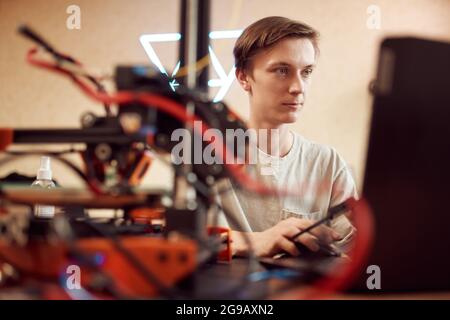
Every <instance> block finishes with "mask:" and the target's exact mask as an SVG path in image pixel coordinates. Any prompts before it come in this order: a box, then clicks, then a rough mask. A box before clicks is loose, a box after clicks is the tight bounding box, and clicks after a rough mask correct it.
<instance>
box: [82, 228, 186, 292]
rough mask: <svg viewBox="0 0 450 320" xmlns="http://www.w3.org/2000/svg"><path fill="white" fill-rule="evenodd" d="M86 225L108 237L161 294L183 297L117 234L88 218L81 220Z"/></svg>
mask: <svg viewBox="0 0 450 320" xmlns="http://www.w3.org/2000/svg"><path fill="white" fill-rule="evenodd" d="M82 221H83V222H84V223H85V224H86V225H88V226H90V227H91V228H92V229H94V230H96V231H97V232H98V233H100V234H101V235H102V236H103V237H105V238H107V239H109V240H110V241H111V243H112V244H113V246H114V248H115V249H116V250H117V251H118V252H119V253H120V254H121V255H122V256H123V257H125V258H126V260H128V261H129V262H130V263H131V265H132V266H133V267H134V268H135V269H136V270H137V271H138V272H139V273H140V274H141V275H142V276H143V277H144V278H145V280H146V281H147V282H148V283H150V284H152V285H154V286H156V288H157V289H158V290H159V292H161V293H162V294H163V295H165V296H166V297H168V298H183V297H182V296H181V292H178V290H175V289H173V288H169V287H167V286H166V285H164V284H163V283H162V282H161V281H160V280H159V279H158V277H157V276H155V275H154V274H153V272H152V271H150V270H149V269H148V268H147V267H146V266H145V265H143V264H142V262H141V261H140V260H139V259H138V258H137V257H136V256H135V255H134V254H133V253H131V252H130V251H129V250H128V249H127V248H125V247H124V246H123V245H122V242H121V240H120V238H119V237H117V235H115V234H113V233H108V232H106V231H105V230H103V229H102V228H101V227H100V226H99V225H95V224H93V223H91V222H90V221H89V220H82Z"/></svg>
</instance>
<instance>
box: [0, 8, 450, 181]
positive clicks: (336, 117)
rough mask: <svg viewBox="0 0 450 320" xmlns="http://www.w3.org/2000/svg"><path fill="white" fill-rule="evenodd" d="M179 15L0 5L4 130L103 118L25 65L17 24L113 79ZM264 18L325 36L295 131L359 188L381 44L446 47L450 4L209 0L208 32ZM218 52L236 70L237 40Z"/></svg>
mask: <svg viewBox="0 0 450 320" xmlns="http://www.w3.org/2000/svg"><path fill="white" fill-rule="evenodd" d="M70 4H77V5H78V6H80V8H81V27H82V28H81V30H68V29H67V28H66V19H67V17H68V14H67V13H66V8H67V6H69V5H70ZM371 4H374V5H378V6H379V8H380V9H381V29H380V30H371V29H369V28H368V27H367V26H366V21H367V19H368V17H369V15H368V14H367V12H366V10H367V8H368V6H369V5H371ZM178 7H179V6H178V1H175V0H166V1H161V0H155V1H144V0H130V1H124V0H109V1H107V0H89V1H87V0H78V1H73V0H72V1H65V0H59V1H51V0H37V1H25V0H14V1H13V0H0V41H1V42H0V43H1V45H0V127H5V126H11V127H67V126H72V127H76V126H78V125H79V116H80V114H81V113H82V112H83V111H87V110H93V111H97V112H98V113H101V112H102V109H101V106H99V105H97V104H95V103H93V102H92V101H90V100H88V99H87V98H86V97H84V96H83V95H82V94H81V93H80V92H79V91H78V90H77V89H76V88H74V87H73V86H72V85H71V84H70V82H69V81H67V80H63V79H61V78H60V77H58V76H56V75H52V74H49V73H46V72H43V71H41V70H37V69H35V68H32V67H30V66H29V65H27V64H26V63H25V62H24V56H25V53H26V50H27V49H28V48H29V47H30V43H29V42H28V41H27V40H25V39H23V38H21V37H19V36H18V35H17V33H16V28H17V26H18V24H19V23H22V22H26V23H28V24H30V25H31V26H33V27H35V28H36V29H37V30H39V32H40V33H42V34H43V35H45V36H46V38H48V39H49V40H50V41H51V43H53V44H54V45H55V46H56V47H57V48H60V49H61V50H63V51H65V52H67V53H70V54H73V55H74V56H76V57H78V58H79V59H80V60H81V61H83V62H84V63H85V64H87V65H88V66H92V67H96V68H100V69H102V70H106V71H108V72H111V71H112V70H113V67H114V66H115V65H117V64H119V63H148V58H147V56H146V55H145V52H144V50H143V49H142V47H141V46H140V44H139V40H138V39H139V35H141V34H143V33H163V32H164V33H165V32H177V31H178V15H179V8H178ZM267 15H283V16H287V17H289V18H293V19H297V20H302V21H305V22H307V23H309V24H311V25H312V26H314V27H315V28H316V29H318V30H319V31H320V32H321V35H322V37H321V44H320V47H321V56H320V60H319V64H318V68H317V72H316V73H315V75H314V77H313V84H312V88H311V91H310V93H309V97H308V103H307V108H306V109H305V110H304V111H303V114H302V115H301V117H300V120H299V122H298V123H297V124H295V125H294V126H293V128H294V129H295V130H297V131H298V132H300V133H302V134H303V135H305V136H306V137H308V138H310V139H312V140H315V141H317V142H320V143H324V144H328V145H332V146H334V147H335V148H337V150H338V151H339V152H340V153H341V154H342V155H343V156H344V158H345V159H346V160H347V162H348V163H349V165H350V166H351V167H352V169H353V171H354V174H355V177H356V180H357V183H358V187H359V188H361V184H362V178H363V170H364V162H365V152H366V139H367V133H368V124H369V120H370V112H371V98H370V96H369V93H368V89H367V88H368V83H369V81H370V80H371V79H372V78H373V76H374V71H375V64H376V58H377V48H378V45H379V43H380V39H382V38H383V37H384V36H387V35H415V36H423V37H427V38H433V39H444V40H447V41H448V40H450V23H449V21H450V1H448V0H391V1H388V0H378V1H376V0H372V1H369V0H339V1H338V0H320V1H318V0H316V1H312V0H308V1H306V0H305V1H303V0H278V1H272V0H246V1H236V0H235V1H225V0H213V1H212V22H211V24H212V26H211V27H212V29H213V30H226V29H241V28H243V27H245V26H247V25H248V24H250V23H251V22H253V21H255V20H257V19H259V18H261V17H264V16H267ZM213 45H214V47H215V50H216V52H218V56H219V59H220V61H221V63H222V65H223V66H224V67H225V70H226V71H228V70H229V68H231V66H232V63H233V61H232V55H231V50H232V45H233V41H231V40H221V41H215V42H214V43H213ZM175 48H176V47H175V45H173V44H172V45H170V44H164V45H162V44H160V45H158V46H157V48H156V49H157V50H158V53H160V56H162V57H164V58H163V59H162V60H163V63H164V64H165V65H166V66H167V67H168V69H169V70H171V69H172V68H173V66H174V64H175V62H176V56H177V53H176V50H175ZM212 75H213V76H215V75H214V73H213V72H212ZM225 101H226V102H228V103H229V104H230V105H231V106H232V107H233V109H235V110H236V111H237V112H238V113H240V114H241V115H242V116H244V117H247V115H248V103H247V98H246V96H245V94H244V93H243V92H242V91H241V90H240V88H239V87H238V85H237V84H236V82H234V83H233V85H232V86H231V89H230V91H229V93H228V94H227V96H226V98H225ZM36 166H37V161H36V159H34V160H33V161H31V160H27V161H22V162H21V163H20V164H16V165H15V166H14V167H11V168H14V169H20V170H21V171H25V173H28V174H30V173H33V172H34V170H35V167H36ZM55 170H56V171H57V174H56V176H57V177H59V178H60V180H63V182H67V183H69V184H70V183H72V182H74V181H75V180H74V178H73V177H72V176H71V175H70V176H69V175H66V173H65V172H64V171H62V169H61V168H59V167H58V168H56V169H55ZM0 173H4V170H0ZM151 173H152V175H149V176H148V177H147V180H146V181H147V182H149V183H152V184H155V185H161V186H169V185H170V179H169V178H168V172H167V171H166V172H163V171H162V170H160V167H159V166H157V167H155V168H153V169H152V172H151ZM72 180H74V181H72Z"/></svg>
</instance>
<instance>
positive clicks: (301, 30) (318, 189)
mask: <svg viewBox="0 0 450 320" xmlns="http://www.w3.org/2000/svg"><path fill="white" fill-rule="evenodd" d="M233 53H234V57H235V64H236V78H237V81H238V82H239V84H240V85H241V87H242V88H243V89H244V90H245V91H246V92H247V94H248V97H249V103H250V119H249V121H248V126H249V128H251V129H255V130H257V131H258V130H261V129H267V130H268V132H269V133H270V132H272V131H270V130H271V129H272V130H274V129H277V132H278V135H279V140H278V141H279V145H278V146H277V147H278V148H274V149H277V151H276V152H275V153H276V154H271V151H272V150H273V149H271V148H270V145H269V147H265V146H264V145H263V144H261V143H258V147H259V155H260V157H263V158H264V163H266V164H268V167H269V169H271V170H270V171H269V174H265V175H263V176H261V175H260V176H259V178H260V180H261V181H262V182H264V183H267V184H269V185H272V186H275V187H279V188H281V189H288V190H293V191H299V192H300V194H301V197H298V198H292V197H286V198H280V197H278V198H276V197H272V198H271V197H264V198H263V197H258V196H255V195H249V194H247V193H245V192H242V191H240V190H237V189H233V190H232V191H231V192H228V193H226V194H224V195H223V196H222V198H221V201H222V204H223V205H224V206H226V207H227V208H228V211H230V212H233V213H234V219H233V221H231V220H229V221H228V223H229V225H230V226H231V228H232V230H234V231H233V232H232V237H233V242H232V249H233V253H234V254H235V255H247V254H248V250H249V246H248V245H247V242H246V241H244V237H243V236H244V234H243V232H245V233H246V235H247V237H248V238H249V239H250V241H251V242H252V246H253V250H254V252H255V254H256V255H257V256H273V255H275V254H277V253H280V252H287V253H289V254H291V255H294V256H297V255H299V250H298V249H297V246H296V245H295V243H294V242H293V241H291V240H290V238H291V237H292V236H293V235H295V234H296V233H298V232H299V231H301V230H303V229H305V228H306V227H308V226H309V225H311V224H312V223H313V222H314V221H315V220H318V219H320V218H322V217H324V216H325V214H326V212H327V210H328V208H330V207H332V206H335V205H337V204H340V203H342V202H343V201H344V200H346V199H348V198H349V197H356V189H355V184H354V181H353V179H352V177H351V175H350V172H349V170H348V168H347V166H346V165H345V163H344V161H343V160H342V158H341V157H340V156H339V155H338V154H337V153H336V151H335V150H334V149H333V148H330V147H327V146H323V145H320V144H316V143H313V142H311V141H308V140H307V139H305V138H304V137H302V136H301V135H299V134H297V133H294V132H292V131H290V130H289V129H288V127H287V125H288V124H290V123H294V122H296V121H297V119H298V117H299V113H300V111H301V110H302V109H303V107H304V104H305V101H306V96H307V91H308V88H309V85H310V82H311V74H312V72H313V70H314V67H315V64H316V61H317V58H318V53H319V50H318V33H317V32H316V31H315V30H314V29H312V28H311V27H309V26H308V25H306V24H303V23H300V22H297V21H293V20H290V19H288V18H284V17H267V18H264V19H261V20H259V21H257V22H255V23H253V24H252V25H250V26H249V27H248V28H246V29H245V30H244V32H243V33H242V35H241V36H240V37H239V38H238V40H237V41H236V44H235V47H234V51H233ZM269 140H270V138H269ZM235 221H238V222H239V226H238V225H237V224H236V223H234V222H235ZM238 228H240V229H238ZM354 231H355V230H354V228H353V227H352V225H351V224H350V222H349V221H348V219H347V218H346V217H344V216H341V217H340V218H338V219H336V220H335V221H333V222H332V223H331V224H330V225H329V226H325V225H323V226H321V227H318V228H316V229H313V231H311V233H307V234H304V235H302V236H300V237H298V238H297V239H296V241H299V242H301V243H302V244H303V245H305V246H306V247H307V248H308V249H309V250H312V251H317V250H318V249H319V243H325V244H329V243H334V244H336V245H338V246H341V247H342V248H344V245H346V244H348V243H349V241H350V239H351V237H352V235H353V233H354Z"/></svg>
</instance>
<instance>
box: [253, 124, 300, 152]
mask: <svg viewBox="0 0 450 320" xmlns="http://www.w3.org/2000/svg"><path fill="white" fill-rule="evenodd" d="M248 125H249V128H251V129H255V130H256V132H257V137H258V148H259V149H260V150H261V151H263V152H265V153H267V154H270V155H272V156H277V157H284V156H285V155H287V154H288V153H289V150H291V147H292V145H293V143H294V137H293V135H292V134H291V132H290V131H289V128H288V127H287V125H286V124H281V125H274V124H271V123H267V122H266V123H265V122H262V121H256V120H255V119H252V117H250V120H249V122H248ZM261 129H265V131H260V130H261ZM260 132H267V138H266V139H264V138H263V139H261V136H260ZM277 135H278V136H277ZM272 141H273V142H274V143H277V145H272V143H271V142H272Z"/></svg>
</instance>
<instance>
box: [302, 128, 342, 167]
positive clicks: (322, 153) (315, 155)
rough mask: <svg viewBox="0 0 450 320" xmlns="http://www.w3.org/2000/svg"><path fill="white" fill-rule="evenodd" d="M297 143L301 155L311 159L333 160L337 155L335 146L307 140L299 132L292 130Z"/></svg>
mask: <svg viewBox="0 0 450 320" xmlns="http://www.w3.org/2000/svg"><path fill="white" fill-rule="evenodd" d="M294 135H295V136H296V139H297V141H298V144H299V148H300V150H299V152H300V154H301V156H303V157H305V158H307V159H311V160H316V161H317V160H328V161H330V160H334V159H336V158H337V157H338V153H337V151H336V149H335V148H333V147H331V146H328V145H326V144H321V143H318V142H315V141H312V140H309V139H307V138H305V137H304V136H302V135H301V134H299V133H296V132H294Z"/></svg>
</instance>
